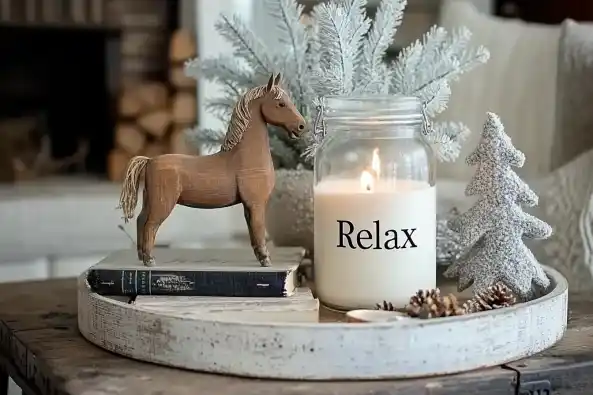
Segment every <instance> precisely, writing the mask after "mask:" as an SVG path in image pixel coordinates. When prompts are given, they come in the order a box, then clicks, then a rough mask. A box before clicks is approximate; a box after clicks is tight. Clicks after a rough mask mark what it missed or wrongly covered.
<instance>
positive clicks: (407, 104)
mask: <svg viewBox="0 0 593 395" xmlns="http://www.w3.org/2000/svg"><path fill="white" fill-rule="evenodd" d="M324 118H325V120H326V121H330V122H339V123H355V124H406V125H413V124H420V123H422V120H423V117H422V101H421V100H420V99H419V98H418V97H416V96H405V95H332V96H326V97H325V108H324Z"/></svg>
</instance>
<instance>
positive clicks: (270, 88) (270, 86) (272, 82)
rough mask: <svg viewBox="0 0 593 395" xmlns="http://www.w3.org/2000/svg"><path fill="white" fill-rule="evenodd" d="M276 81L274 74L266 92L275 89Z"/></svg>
mask: <svg viewBox="0 0 593 395" xmlns="http://www.w3.org/2000/svg"><path fill="white" fill-rule="evenodd" d="M274 79H275V76H274V74H272V75H271V76H270V79H269V80H268V85H267V86H266V90H267V91H271V90H272V88H273V87H274V85H275V83H274Z"/></svg>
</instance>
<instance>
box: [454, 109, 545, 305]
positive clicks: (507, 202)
mask: <svg viewBox="0 0 593 395" xmlns="http://www.w3.org/2000/svg"><path fill="white" fill-rule="evenodd" d="M487 115H488V119H487V120H486V123H485V124H484V129H483V131H482V136H481V140H480V143H479V144H478V146H477V148H476V149H475V150H474V151H473V152H472V153H471V154H470V155H469V156H468V157H467V158H466V162H467V164H468V165H470V166H475V165H477V170H476V172H475V174H474V176H473V177H472V179H471V181H470V182H469V184H468V185H467V187H466V189H465V194H466V196H474V195H475V196H479V199H478V201H477V202H476V204H475V205H474V206H473V207H472V208H470V209H469V210H468V211H467V212H465V213H463V214H461V215H459V216H458V217H456V218H454V219H453V220H451V221H449V228H450V229H451V230H453V231H455V232H457V233H459V237H460V241H461V243H462V245H464V246H468V247H467V248H466V249H465V251H464V253H463V254H462V255H461V256H460V257H459V259H457V260H456V261H455V262H454V263H452V264H451V266H450V267H449V268H448V269H447V271H446V272H445V276H447V277H456V278H458V288H459V291H463V290H464V289H466V288H468V287H470V286H471V285H472V284H473V286H474V293H479V292H482V291H485V290H486V289H487V288H488V287H490V286H492V285H494V284H496V283H497V282H499V281H502V282H503V283H504V284H506V285H507V286H508V287H509V288H510V289H511V290H512V291H513V292H514V293H515V295H516V296H517V297H518V298H519V299H521V300H529V299H531V298H533V296H534V293H539V292H541V291H544V290H545V289H546V288H547V287H548V286H549V285H550V280H549V279H548V277H547V276H546V274H545V272H544V270H543V268H542V267H541V265H540V264H539V262H538V261H537V259H536V258H535V256H534V255H533V253H532V252H531V251H530V250H529V249H528V248H527V246H526V245H525V244H524V242H523V238H529V239H545V238H547V237H549V236H550V235H551V234H552V228H551V227H550V225H548V224H547V223H545V222H544V221H542V220H540V219H538V218H536V217H534V216H532V215H529V214H527V213H525V212H524V211H523V209H522V208H521V205H525V206H530V207H531V206H535V205H537V201H538V197H537V195H536V194H535V193H534V192H533V191H532V190H531V188H529V186H528V185H527V184H526V183H525V182H524V181H523V180H521V179H520V178H519V176H518V175H517V174H516V173H515V172H514V171H513V169H512V167H522V166H523V163H524V162H525V155H524V154H523V153H522V152H521V151H519V150H518V149H516V148H515V147H514V146H513V144H512V142H511V139H510V138H509V136H508V135H507V134H506V133H505V132H504V126H503V125H502V123H501V121H500V119H499V117H498V116H497V115H496V114H493V113H488V114H487Z"/></svg>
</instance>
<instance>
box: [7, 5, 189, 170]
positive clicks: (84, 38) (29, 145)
mask: <svg viewBox="0 0 593 395" xmlns="http://www.w3.org/2000/svg"><path fill="white" fill-rule="evenodd" d="M177 7H178V2H177V1H171V0H167V1H163V0H31V1H23V0H3V1H2V2H1V4H0V50H1V51H2V54H3V61H2V62H0V182H1V181H15V180H20V179H30V178H37V177H39V176H41V175H46V174H52V175H55V174H56V173H57V174H76V173H86V174H93V175H100V176H103V175H106V172H107V167H108V163H109V155H110V152H111V151H112V150H113V148H114V144H115V143H114V138H115V137H114V133H115V130H116V129H117V125H118V123H119V118H120V117H119V115H120V114H118V105H119V104H118V102H119V97H120V95H121V92H122V91H124V90H125V89H128V88H129V87H130V86H136V85H139V84H145V83H147V82H149V83H162V84H165V83H166V81H167V80H168V78H169V70H168V66H169V65H168V61H167V51H168V45H169V38H170V36H171V34H172V32H173V31H174V30H175V29H176V28H177V18H178V11H177Z"/></svg>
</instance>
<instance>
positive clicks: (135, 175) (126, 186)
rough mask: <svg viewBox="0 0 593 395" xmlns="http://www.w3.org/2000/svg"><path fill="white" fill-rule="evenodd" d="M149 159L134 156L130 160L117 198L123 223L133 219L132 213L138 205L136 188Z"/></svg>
mask: <svg viewBox="0 0 593 395" xmlns="http://www.w3.org/2000/svg"><path fill="white" fill-rule="evenodd" d="M149 160H150V158H148V157H146V156H135V157H133V158H132V159H130V162H129V163H128V167H127V169H126V175H125V178H124V182H123V186H122V189H121V195H120V196H119V206H118V208H121V209H122V211H123V212H124V221H125V222H128V221H129V220H130V219H132V218H134V211H135V210H136V205H137V204H138V188H139V187H140V179H141V178H142V175H143V174H144V169H146V164H147V163H148V161H149Z"/></svg>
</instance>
